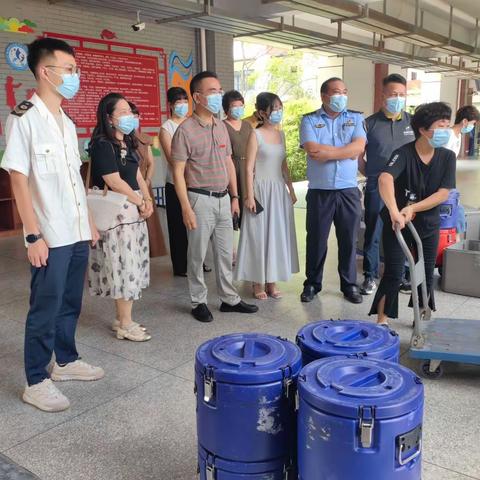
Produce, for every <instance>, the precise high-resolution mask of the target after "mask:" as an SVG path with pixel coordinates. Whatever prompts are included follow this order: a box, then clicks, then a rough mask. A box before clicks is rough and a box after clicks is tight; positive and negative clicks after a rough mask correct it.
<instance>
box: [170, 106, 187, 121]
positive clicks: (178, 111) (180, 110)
mask: <svg viewBox="0 0 480 480" xmlns="http://www.w3.org/2000/svg"><path fill="white" fill-rule="evenodd" d="M173 112H174V113H175V115H176V116H177V117H181V118H183V117H185V116H186V115H187V113H188V103H176V104H175V106H174V107H173Z"/></svg>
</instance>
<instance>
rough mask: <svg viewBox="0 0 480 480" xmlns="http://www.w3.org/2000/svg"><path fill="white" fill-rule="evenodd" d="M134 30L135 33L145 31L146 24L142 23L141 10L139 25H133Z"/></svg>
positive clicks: (138, 19)
mask: <svg viewBox="0 0 480 480" xmlns="http://www.w3.org/2000/svg"><path fill="white" fill-rule="evenodd" d="M132 30H133V31H134V32H140V31H141V30H145V22H141V21H140V10H138V11H137V23H134V24H133V25H132Z"/></svg>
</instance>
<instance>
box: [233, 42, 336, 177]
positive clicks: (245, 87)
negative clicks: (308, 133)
mask: <svg viewBox="0 0 480 480" xmlns="http://www.w3.org/2000/svg"><path fill="white" fill-rule="evenodd" d="M249 47H250V46H249V45H247V46H245V45H243V44H242V45H239V52H240V57H241V58H242V60H238V61H237V63H236V67H237V68H236V85H235V86H236V88H237V90H239V91H240V92H241V93H242V94H243V95H244V97H245V98H246V109H245V110H246V116H249V115H251V114H252V113H253V111H254V103H255V96H256V95H257V94H258V93H260V92H261V91H269V92H273V93H276V94H277V95H278V96H279V97H280V98H281V100H282V102H283V113H284V115H283V122H282V129H283V131H284V132H285V140H286V149H287V160H288V164H289V168H290V172H291V176H292V180H293V181H302V180H305V179H306V156H305V152H304V151H303V150H302V149H300V147H299V143H300V139H299V131H300V123H301V120H302V116H303V115H305V114H306V113H309V112H311V111H313V110H315V109H317V108H319V106H320V98H319V93H320V92H319V90H320V86H319V85H320V83H321V81H323V80H325V78H327V77H329V76H333V75H334V74H336V75H338V74H339V72H337V71H335V72H331V71H327V70H325V71H324V72H320V70H319V69H320V68H322V67H321V66H319V65H321V64H322V63H323V62H321V61H319V60H325V58H326V57H322V55H321V54H318V55H317V54H313V53H311V52H309V53H307V52H304V51H300V50H297V51H290V50H282V49H278V48H275V47H268V46H263V47H262V46H260V45H258V47H259V50H258V51H257V52H254V53H253V54H252V53H251V48H249ZM247 51H248V52H247ZM335 67H338V66H337V65H335ZM340 68H341V67H340ZM322 73H323V75H321V74H322ZM323 77H325V78H323Z"/></svg>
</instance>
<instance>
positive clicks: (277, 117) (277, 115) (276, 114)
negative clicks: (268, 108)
mask: <svg viewBox="0 0 480 480" xmlns="http://www.w3.org/2000/svg"><path fill="white" fill-rule="evenodd" d="M282 118H283V110H274V111H273V112H272V113H271V114H270V116H269V117H268V120H269V121H270V123H273V125H278V124H279V123H280V122H281V121H282Z"/></svg>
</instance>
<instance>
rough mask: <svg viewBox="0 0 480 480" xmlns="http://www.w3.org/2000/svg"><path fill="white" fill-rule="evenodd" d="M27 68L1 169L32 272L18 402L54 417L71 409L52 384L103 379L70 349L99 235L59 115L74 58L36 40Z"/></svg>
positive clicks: (60, 44) (74, 146)
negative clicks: (26, 89) (28, 87)
mask: <svg viewBox="0 0 480 480" xmlns="http://www.w3.org/2000/svg"><path fill="white" fill-rule="evenodd" d="M28 65H29V67H30V70H32V72H33V74H34V75H35V78H36V80H37V88H36V92H37V93H36V94H35V95H33V97H32V98H31V100H30V101H24V102H22V103H20V104H19V105H17V106H16V107H15V109H14V110H13V111H12V113H11V114H10V115H9V117H8V119H7V123H6V128H5V130H6V142H7V145H6V149H5V153H4V156H3V159H2V164H1V167H2V168H3V169H5V170H6V171H7V172H9V173H10V178H11V184H12V189H13V193H14V196H15V201H16V205H17V208H18V212H19V214H20V218H21V219H22V222H23V229H24V235H25V243H26V246H27V251H28V259H29V261H30V263H31V270H32V281H31V297H30V310H29V312H28V315H27V321H26V329H25V372H26V376H27V386H26V388H25V391H24V393H23V400H24V402H26V403H29V404H31V405H34V406H35V407H37V408H39V409H40V410H44V411H50V412H53V411H61V410H65V409H67V408H68V407H69V405H70V404H69V401H68V399H67V398H66V397H65V396H64V395H63V394H62V393H61V392H60V391H59V390H58V389H57V388H56V387H55V385H54V384H53V383H52V380H54V381H63V380H97V379H99V378H102V377H103V375H104V372H103V370H102V369H101V368H99V367H93V366H91V365H88V364H87V363H85V362H82V361H80V360H79V356H78V352H77V349H76V346H75V330H76V326H77V320H78V317H79V315H80V310H81V305H82V296H83V284H84V280H85V270H86V266H87V260H88V253H89V242H90V241H91V242H92V244H93V245H94V244H95V242H96V241H97V239H98V232H97V230H96V228H95V226H94V225H93V224H92V222H91V221H90V216H89V212H88V208H87V199H86V195H85V189H84V186H83V182H82V177H81V175H80V166H81V160H80V155H79V152H78V140H77V135H76V132H75V125H74V124H73V122H72V121H71V120H70V119H69V118H68V117H67V116H66V115H65V113H64V112H63V110H62V108H61V103H62V100H63V99H64V98H66V99H71V98H73V97H74V95H75V94H76V93H77V91H78V89H79V86H80V82H79V72H78V71H77V67H76V62H75V56H74V51H73V49H72V47H70V46H69V45H68V44H67V43H65V42H64V41H62V40H57V39H53V38H42V39H38V40H35V41H34V42H33V43H32V44H30V45H29V49H28ZM53 352H55V360H56V361H55V364H54V366H53V369H52V371H51V372H50V373H49V372H48V371H47V365H48V364H49V363H50V360H51V357H52V354H53Z"/></svg>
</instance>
